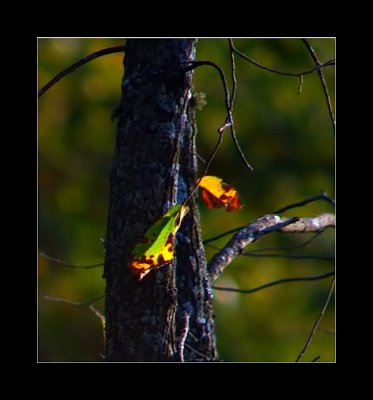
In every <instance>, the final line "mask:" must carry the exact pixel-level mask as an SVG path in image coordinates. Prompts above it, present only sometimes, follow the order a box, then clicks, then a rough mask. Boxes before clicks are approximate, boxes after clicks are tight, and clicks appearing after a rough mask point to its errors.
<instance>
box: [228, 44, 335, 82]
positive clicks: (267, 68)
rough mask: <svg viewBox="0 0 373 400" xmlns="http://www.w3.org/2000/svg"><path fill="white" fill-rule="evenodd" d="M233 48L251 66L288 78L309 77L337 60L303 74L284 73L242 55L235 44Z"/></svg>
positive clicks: (319, 65)
mask: <svg viewBox="0 0 373 400" xmlns="http://www.w3.org/2000/svg"><path fill="white" fill-rule="evenodd" d="M232 48H233V51H234V52H235V53H236V54H238V55H239V56H240V57H241V58H243V59H244V60H246V61H248V62H250V63H251V64H254V65H255V66H257V67H259V68H261V69H264V70H266V71H268V72H273V73H274V74H279V75H286V76H297V77H299V78H300V77H302V76H303V75H308V74H311V73H312V72H314V71H319V70H321V69H322V68H324V67H328V66H331V65H335V60H334V59H333V60H329V61H327V62H325V63H323V64H318V65H317V66H316V67H315V68H312V69H309V70H307V71H303V72H284V71H279V70H278V69H275V68H270V67H266V66H265V65H262V64H260V63H258V62H257V61H255V60H253V59H252V58H250V57H248V56H247V55H246V54H244V53H242V52H241V51H239V50H237V49H236V48H235V47H234V46H233V44H232Z"/></svg>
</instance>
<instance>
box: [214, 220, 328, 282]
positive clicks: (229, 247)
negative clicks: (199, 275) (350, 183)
mask: <svg viewBox="0 0 373 400" xmlns="http://www.w3.org/2000/svg"><path fill="white" fill-rule="evenodd" d="M334 225H335V216H334V214H321V215H319V216H318V217H315V218H295V217H294V218H285V217H280V216H279V215H277V214H269V215H266V216H264V217H262V218H258V219H257V220H255V221H253V222H252V223H250V224H248V225H247V226H246V227H244V228H243V229H241V230H240V231H239V232H237V233H236V234H235V235H234V236H233V238H232V239H231V240H230V241H229V242H228V243H227V244H226V245H225V246H224V247H223V248H222V249H221V250H220V251H219V252H217V253H216V254H215V255H214V256H213V257H212V259H211V260H210V261H209V262H208V264H207V271H208V273H209V275H210V279H211V281H214V280H215V279H216V278H217V277H218V276H219V275H220V274H221V273H222V272H223V270H224V268H225V267H227V266H228V265H229V264H230V263H231V262H232V261H233V260H234V259H235V258H236V257H238V256H239V255H240V254H242V252H243V250H244V248H245V247H246V246H248V245H249V244H250V243H253V242H255V241H256V240H258V239H259V238H260V237H262V236H263V235H266V234H267V233H269V232H273V231H281V232H291V233H298V232H320V231H322V230H324V229H325V228H326V227H327V226H334Z"/></svg>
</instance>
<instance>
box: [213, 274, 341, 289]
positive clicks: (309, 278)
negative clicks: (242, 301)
mask: <svg viewBox="0 0 373 400" xmlns="http://www.w3.org/2000/svg"><path fill="white" fill-rule="evenodd" d="M334 274H335V273H334V271H332V272H328V273H326V274H322V275H316V276H302V277H295V278H285V279H279V280H277V281H273V282H269V283H266V284H265V285H261V286H258V287H256V288H253V289H236V288H230V287H223V286H213V289H215V290H223V291H226V292H236V293H245V294H248V293H255V292H258V291H259V290H262V289H267V288H269V287H271V286H276V285H280V284H281V283H288V282H305V281H317V280H320V279H325V278H328V277H329V276H333V275H334Z"/></svg>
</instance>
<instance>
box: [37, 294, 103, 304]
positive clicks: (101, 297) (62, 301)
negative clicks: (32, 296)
mask: <svg viewBox="0 0 373 400" xmlns="http://www.w3.org/2000/svg"><path fill="white" fill-rule="evenodd" d="M104 297H105V295H104V294H103V295H101V296H98V297H95V298H94V299H92V300H89V301H85V302H82V303H80V302H77V301H72V300H66V299H61V298H59V297H52V296H43V298H44V300H47V301H55V302H56V303H64V304H70V305H71V306H77V307H83V306H89V305H91V304H92V303H95V302H96V301H98V300H101V299H103V298H104Z"/></svg>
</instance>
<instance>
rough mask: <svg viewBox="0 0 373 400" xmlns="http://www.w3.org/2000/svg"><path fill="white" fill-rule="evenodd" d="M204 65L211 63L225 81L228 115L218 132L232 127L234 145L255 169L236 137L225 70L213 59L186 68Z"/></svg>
mask: <svg viewBox="0 0 373 400" xmlns="http://www.w3.org/2000/svg"><path fill="white" fill-rule="evenodd" d="M202 65H209V66H211V67H214V68H215V69H216V70H217V71H218V72H219V75H220V79H221V81H222V83H223V87H224V97H225V107H226V109H227V117H226V119H225V121H224V124H223V125H222V126H221V127H220V128H219V129H218V134H219V135H221V134H222V133H223V132H224V130H225V129H226V128H228V127H229V128H230V129H231V135H232V139H233V142H234V145H235V146H236V149H237V151H238V153H239V155H240V157H241V159H242V161H243V163H244V164H245V166H246V167H247V168H248V169H249V170H250V171H254V168H253V167H252V166H251V165H250V164H249V162H248V161H247V160H246V158H245V155H244V154H243V151H242V150H241V147H240V145H239V143H238V140H237V137H236V132H235V130H234V124H233V117H232V109H231V107H232V106H233V100H229V90H228V85H227V81H226V79H225V75H224V72H223V70H222V69H221V68H220V67H219V66H218V65H217V64H215V63H214V62H212V61H193V62H192V63H190V65H189V66H188V67H187V68H185V69H184V70H185V71H189V70H191V69H195V68H197V67H200V66H202ZM234 90H235V88H234Z"/></svg>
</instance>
